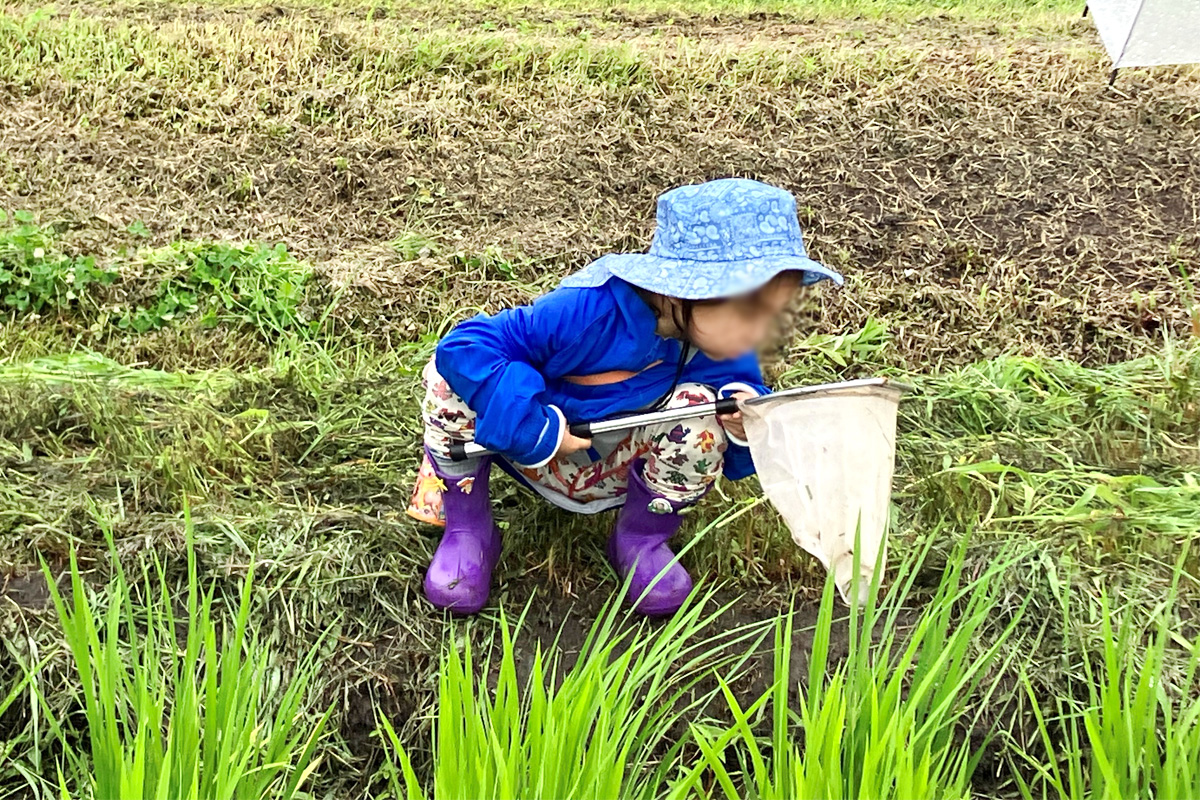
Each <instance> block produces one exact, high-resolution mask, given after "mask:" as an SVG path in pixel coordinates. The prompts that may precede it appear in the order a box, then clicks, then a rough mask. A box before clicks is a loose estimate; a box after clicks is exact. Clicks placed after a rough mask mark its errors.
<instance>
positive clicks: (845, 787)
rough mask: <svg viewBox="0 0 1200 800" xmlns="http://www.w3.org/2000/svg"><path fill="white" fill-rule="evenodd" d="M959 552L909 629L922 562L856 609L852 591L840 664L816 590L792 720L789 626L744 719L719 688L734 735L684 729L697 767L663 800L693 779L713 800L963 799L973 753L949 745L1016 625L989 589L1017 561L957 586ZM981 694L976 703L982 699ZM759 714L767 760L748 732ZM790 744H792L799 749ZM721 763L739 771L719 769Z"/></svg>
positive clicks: (965, 745) (908, 564) (827, 604)
mask: <svg viewBox="0 0 1200 800" xmlns="http://www.w3.org/2000/svg"><path fill="white" fill-rule="evenodd" d="M966 544H967V540H966V539H964V540H963V541H962V543H960V545H959V546H958V548H957V550H956V554H955V556H954V559H953V561H952V562H951V563H949V564H948V565H947V567H946V569H945V572H944V574H943V576H942V578H941V581H940V583H939V584H938V586H937V589H936V591H935V593H934V595H933V596H932V597H931V598H928V599H927V600H925V601H924V602H923V603H922V608H921V610H920V612H919V615H918V617H917V618H916V619H915V620H913V621H911V622H909V621H907V620H904V619H903V617H902V614H901V612H902V611H903V610H904V608H905V605H906V600H907V599H908V598H909V595H910V592H911V591H912V582H913V580H914V578H915V577H916V575H917V572H918V568H919V565H920V561H921V555H920V554H916V555H914V554H912V553H907V554H905V556H904V563H903V565H902V566H901V568H900V570H899V574H897V575H896V576H895V577H894V579H893V580H894V582H893V583H892V585H891V586H890V587H889V588H888V589H887V591H886V596H885V597H883V598H882V599H880V600H879V601H878V603H877V600H876V598H877V597H879V595H880V591H881V587H880V585H879V580H878V577H876V579H875V581H874V583H873V585H872V586H871V591H870V592H869V593H868V595H867V596H868V601H867V603H866V605H865V606H863V607H861V608H860V607H859V606H858V603H857V593H856V592H855V593H853V594H852V596H853V597H855V598H856V599H855V603H854V605H853V607H852V608H851V610H850V619H849V642H850V643H849V653H848V654H847V656H846V658H845V660H844V661H842V662H841V663H838V662H836V661H834V660H833V659H832V657H831V655H830V631H831V629H832V626H833V620H834V614H833V611H834V590H833V581H832V580H827V581H826V585H825V590H824V593H823V594H822V598H821V605H820V612H819V614H818V617H817V622H816V628H815V632H814V637H813V642H812V651H811V653H810V654H809V656H808V681H807V684H806V686H805V687H804V688H803V690H802V691H801V693H800V698H799V705H800V712H799V714H798V715H796V714H795V712H794V711H793V710H792V703H791V695H792V687H791V686H790V681H791V675H792V670H791V659H792V647H793V637H792V620H791V618H790V617H788V618H787V620H786V622H781V623H779V624H777V626H776V632H775V682H774V686H773V687H772V688H771V690H770V691H769V692H768V693H766V694H764V695H763V696H762V697H761V698H760V699H759V700H758V701H756V702H755V703H753V704H751V705H750V706H748V707H746V708H743V707H742V706H741V704H740V703H739V701H738V699H737V697H736V696H735V694H734V692H733V691H732V690H731V689H730V688H729V687H728V685H727V684H724V683H722V688H723V689H724V693H725V697H726V699H727V701H728V703H729V705H730V708H731V710H732V713H733V717H734V724H733V725H732V726H730V727H728V728H725V729H721V728H720V727H717V728H716V729H715V730H712V729H710V730H706V729H705V728H704V727H702V726H694V727H693V733H694V735H695V736H696V738H697V741H698V743H699V746H700V749H701V751H702V752H703V758H702V759H700V760H699V761H698V762H697V763H696V764H695V766H693V767H692V768H691V769H690V771H689V773H688V776H687V777H686V778H685V779H684V780H683V781H681V782H680V783H678V784H677V785H675V786H674V787H673V788H672V796H673V797H679V798H682V797H687V796H689V794H690V793H691V792H693V791H695V792H697V793H699V794H701V795H706V794H707V792H704V791H702V790H701V789H700V788H699V787H700V786H701V784H702V782H704V783H713V782H715V786H716V787H717V788H719V791H716V790H714V791H713V792H712V794H713V795H714V796H724V797H725V798H727V800H738V799H739V798H744V797H753V798H759V799H760V800H782V799H784V798H787V799H789V800H805V799H812V798H828V799H829V800H833V799H834V798H851V797H878V798H898V799H899V798H909V797H947V798H950V797H960V798H966V797H968V796H970V794H971V776H972V773H973V772H974V769H975V766H976V763H977V761H978V757H979V756H978V753H977V752H974V751H973V747H972V745H971V744H970V742H968V741H964V740H963V739H962V738H961V732H962V730H963V729H964V727H963V723H964V721H965V718H966V717H968V715H969V709H970V708H971V706H972V700H973V699H977V698H975V697H974V695H976V693H977V692H978V691H979V688H980V685H981V683H983V681H984V680H985V679H986V678H987V677H988V676H989V675H990V674H995V671H994V670H993V667H994V665H995V661H996V658H997V656H998V654H1000V652H1001V651H1002V648H1003V647H1004V644H1005V642H1006V641H1007V639H1008V638H1009V636H1010V635H1011V634H1012V633H1013V631H1014V630H1015V629H1016V628H1017V626H1018V625H1019V624H1020V622H1021V618H1022V614H1023V612H1024V607H1023V606H1019V607H1017V608H1016V609H1003V610H1002V609H1001V602H1000V595H1001V592H1002V590H1001V588H1000V587H1001V581H1000V578H1001V576H1002V575H1003V574H1004V572H1005V570H1007V569H1008V568H1009V567H1010V566H1011V565H1012V564H1013V563H1014V562H1015V560H1016V558H1014V557H1013V556H1011V555H1008V556H1005V557H1003V558H1000V559H997V560H996V561H995V562H994V563H993V564H992V565H991V566H990V567H989V568H988V570H987V571H986V572H984V573H983V574H981V575H978V576H975V577H973V578H972V579H971V580H970V581H967V580H964V575H963V556H964V555H965V553H966V551H967V547H966ZM1001 613H1002V614H1003V618H1004V619H1005V622H1004V623H1003V625H1002V626H1001V630H1000V631H999V633H998V634H996V635H995V636H994V638H993V639H992V640H991V641H992V643H991V645H990V647H989V648H988V649H987V650H986V652H983V653H980V652H978V649H977V646H976V641H977V640H978V638H979V635H980V632H981V631H982V630H983V629H984V628H985V627H988V626H989V625H994V619H995V617H996V616H997V615H998V614H1001ZM860 614H861V617H860ZM877 637H878V639H879V640H877ZM983 695H984V703H985V704H986V701H987V698H990V696H991V695H992V691H990V690H989V691H985V692H983ZM768 704H769V706H770V730H771V733H770V739H769V749H768V748H767V747H765V746H764V744H765V743H763V742H761V741H760V738H759V735H758V734H757V733H756V731H755V722H756V719H757V717H758V715H760V714H762V713H763V712H765V710H766V708H767V706H768ZM967 727H968V728H973V726H967ZM801 735H802V737H803V741H804V745H803V747H801V746H800V745H799V744H798V741H799V739H800V737H801ZM731 748H736V751H737V752H736V754H735V755H734V756H733V759H731V758H730V755H729V753H728V752H727V751H728V750H730V749H731ZM731 760H733V762H734V763H735V764H738V765H739V766H740V769H735V770H730V769H729V767H728V764H729V763H730V761H731Z"/></svg>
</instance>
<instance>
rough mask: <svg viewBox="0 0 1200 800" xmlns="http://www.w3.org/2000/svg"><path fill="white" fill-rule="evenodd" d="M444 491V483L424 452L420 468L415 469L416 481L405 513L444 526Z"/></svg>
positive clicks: (419, 519) (431, 523)
mask: <svg viewBox="0 0 1200 800" xmlns="http://www.w3.org/2000/svg"><path fill="white" fill-rule="evenodd" d="M444 491H446V484H444V483H442V479H441V478H439V477H438V476H437V473H436V472H434V471H433V464H431V463H429V454H428V453H426V454H425V455H424V456H423V457H422V458H421V468H420V469H419V470H417V483H416V485H415V486H413V493H412V499H411V500H410V501H409V503H408V510H407V511H406V512H405V513H406V514H408V515H409V516H410V517H412V518H413V519H415V520H418V521H420V522H425V523H428V524H430V525H436V526H438V527H439V528H444V527H446V509H445V508H444V507H443V506H442V492H444Z"/></svg>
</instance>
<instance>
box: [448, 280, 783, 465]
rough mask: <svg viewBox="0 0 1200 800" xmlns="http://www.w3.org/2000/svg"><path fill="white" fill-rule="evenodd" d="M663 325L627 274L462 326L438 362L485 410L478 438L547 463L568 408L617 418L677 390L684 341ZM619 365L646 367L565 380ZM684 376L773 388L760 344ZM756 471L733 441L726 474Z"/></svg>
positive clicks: (527, 461)
mask: <svg viewBox="0 0 1200 800" xmlns="http://www.w3.org/2000/svg"><path fill="white" fill-rule="evenodd" d="M657 325H658V320H657V318H656V316H655V314H654V311H653V309H651V308H650V306H649V305H647V304H646V302H645V300H643V299H642V298H641V297H640V296H639V295H638V293H637V292H636V291H635V290H634V288H633V287H632V286H630V285H629V284H628V283H625V282H624V281H622V280H620V279H619V278H613V279H611V280H609V281H608V282H606V283H604V284H603V285H601V286H596V287H588V288H579V289H571V288H559V289H555V290H554V291H552V292H550V293H548V294H545V295H543V296H542V297H540V298H538V299H537V300H536V301H535V302H534V303H533V304H532V305H528V306H520V307H518V308H511V309H507V310H505V311H501V312H500V313H498V314H496V315H494V316H490V317H489V316H487V315H485V314H481V315H479V316H476V317H473V318H472V319H469V320H467V321H465V322H463V323H462V324H460V325H458V326H457V327H456V328H454V330H452V331H451V332H450V333H449V334H447V335H446V337H445V338H444V339H442V340H441V342H439V343H438V347H437V356H436V359H437V370H438V372H439V373H441V375H442V377H443V378H445V379H446V382H447V383H448V384H450V388H451V389H453V390H454V391H455V393H457V394H458V396H459V397H461V398H462V399H463V400H464V401H466V404H467V405H468V406H469V407H470V408H471V409H472V410H473V411H474V412H475V414H476V422H475V425H476V428H475V441H477V442H478V443H479V444H482V445H484V446H485V447H487V448H488V449H490V450H494V451H495V452H498V453H500V454H502V455H504V456H505V457H506V458H508V459H509V460H510V461H513V462H515V463H516V464H520V465H526V466H540V465H541V464H543V463H545V462H546V461H548V460H549V459H550V458H551V457H552V456H553V455H554V453H555V451H556V450H557V449H558V444H559V442H560V441H561V438H562V437H561V433H562V427H563V425H564V424H565V423H564V420H563V416H565V418H566V420H569V421H570V422H594V421H597V420H602V419H607V418H609V417H613V416H616V415H618V414H622V413H628V412H632V411H638V410H642V409H645V408H646V407H647V406H650V405H651V404H653V403H654V402H655V401H656V400H658V399H659V398H661V397H662V396H663V395H664V394H666V393H667V391H668V390H670V389H671V386H672V381H673V380H674V378H675V373H676V370H677V368H678V364H679V356H680V350H681V348H682V344H681V343H680V342H679V341H678V340H676V339H664V338H663V337H661V336H659V335H658V334H657V333H655V329H656V327H657ZM655 362H658V363H657V364H656V365H655V366H650V365H652V364H655ZM611 370H626V371H629V372H635V373H637V374H636V375H635V376H634V377H632V378H629V379H628V380H624V381H621V382H620V383H613V384H608V385H604V386H581V385H578V384H576V383H572V382H569V381H567V380H564V379H565V378H566V377H568V376H583V375H594V374H597V373H602V372H608V371H611ZM679 380H680V382H681V383H701V384H704V385H707V386H711V387H713V388H714V389H717V390H719V389H721V388H722V387H724V386H726V385H727V384H731V383H744V384H747V385H749V386H750V387H752V388H753V389H754V390H755V391H757V392H759V393H760V394H766V393H767V392H768V391H769V390H768V389H767V387H766V386H764V385H763V378H762V371H761V370H760V368H759V365H758V358H757V357H756V356H755V354H754V353H748V354H747V355H745V356H742V357H740V358H736V359H731V360H728V361H713V360H712V359H710V358H708V357H707V356H705V355H704V354H703V353H696V354H695V355H694V356H692V358H691V359H690V360H689V361H688V363H687V364H686V365H685V366H684V369H683V374H682V375H681V376H680V379H679ZM552 406H553V407H556V408H557V409H559V410H561V412H562V415H560V414H559V413H558V412H556V411H555V408H552ZM753 472H754V463H753V461H751V459H750V453H749V450H748V449H747V448H746V447H743V446H740V445H737V444H735V443H733V442H730V445H729V450H728V451H727V452H726V454H725V475H726V476H727V477H729V478H732V479H735V480H736V479H738V478H744V477H745V476H747V475H751V474H753Z"/></svg>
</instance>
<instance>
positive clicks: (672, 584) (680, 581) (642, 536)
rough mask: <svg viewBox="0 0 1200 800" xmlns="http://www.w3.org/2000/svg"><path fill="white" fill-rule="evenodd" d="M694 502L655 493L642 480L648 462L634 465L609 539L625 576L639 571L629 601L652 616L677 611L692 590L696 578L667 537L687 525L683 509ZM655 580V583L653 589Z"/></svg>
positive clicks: (610, 554) (610, 557)
mask: <svg viewBox="0 0 1200 800" xmlns="http://www.w3.org/2000/svg"><path fill="white" fill-rule="evenodd" d="M688 505H691V504H690V503H677V502H675V501H673V500H668V499H667V498H665V497H663V496H661V495H658V494H655V493H654V492H653V491H651V490H650V488H649V487H648V486H646V483H645V480H644V479H643V478H642V462H640V461H639V462H637V463H635V464H634V465H633V466H631V467H630V468H629V490H628V494H627V495H626V496H625V505H624V506H622V507H621V511H620V513H619V514H618V515H617V526H616V528H615V529H614V530H613V533H612V536H610V537H609V539H608V560H609V561H611V562H612V565H613V567H615V568H616V570H617V574H618V575H620V576H621V580H625V578H626V577H627V576H628V575H629V572H630V570H632V571H633V578H632V579H630V581H629V602H630V603H631V604H632V605H633V607H634V609H635V610H637V611H639V612H641V613H642V614H645V615H646V616H649V617H661V616H666V615H668V614H674V613H675V612H676V611H678V610H679V607H680V606H681V605H683V601H684V600H686V599H687V596H688V595H689V594H691V591H692V577H691V576H690V575H688V573H687V570H686V569H684V568H683V565H682V564H680V563H679V562H678V561H676V560H674V559H675V553H674V552H672V550H671V548H669V547H667V540H668V539H670V538H671V537H672V536H674V535H675V533H676V532H678V531H679V526H680V525H681V524H682V523H683V518H682V517H680V516H679V512H680V511H681V510H682V509H683V508H685V507H687V506H688ZM668 565H669V566H668ZM664 567H665V568H666V571H665V572H663V568H664ZM660 572H662V575H661V577H660V576H659V573H660ZM656 578H657V581H656V580H655V579H656ZM651 583H653V584H654V586H653V587H652V588H650V590H649V591H647V587H649V586H650V584H651Z"/></svg>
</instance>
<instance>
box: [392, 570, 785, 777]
mask: <svg viewBox="0 0 1200 800" xmlns="http://www.w3.org/2000/svg"><path fill="white" fill-rule="evenodd" d="M728 610H729V606H728V605H726V606H724V607H717V606H716V605H715V604H714V603H713V596H712V593H711V592H704V591H701V592H699V593H698V596H697V597H695V598H693V599H692V600H691V601H689V603H688V604H687V605H686V606H685V607H684V608H683V609H682V610H681V611H680V612H679V613H678V614H676V615H675V616H673V617H672V618H671V619H670V620H669V621H667V622H666V623H664V624H662V625H661V626H655V627H650V626H648V625H647V624H646V623H644V622H643V623H640V624H636V625H630V624H629V620H628V615H629V612H627V611H625V610H623V609H622V608H621V607H620V600H619V595H614V596H613V597H612V599H611V600H610V601H609V603H608V605H607V607H606V608H605V609H604V610H602V611H601V613H600V615H599V617H598V618H597V620H596V622H595V623H594V624H593V626H592V627H591V629H590V630H589V632H588V635H587V637H586V640H585V641H584V643H583V645H582V647H581V648H580V650H579V652H578V654H577V655H576V657H575V661H574V663H573V664H572V665H571V666H570V667H569V668H565V669H564V668H563V667H562V665H561V663H560V656H559V655H558V654H556V653H550V654H548V653H546V652H544V651H543V650H542V648H541V646H540V645H538V646H536V648H535V649H534V651H533V654H532V657H531V658H530V657H529V656H519V655H518V651H517V645H516V641H517V640H518V639H519V638H520V636H521V633H520V622H519V621H518V623H517V626H516V632H515V633H514V632H513V630H512V628H511V627H510V625H509V623H508V621H507V620H506V619H505V618H504V617H503V615H502V616H501V618H500V621H499V623H498V625H499V639H500V644H499V648H500V649H499V653H498V654H497V656H496V662H497V663H492V660H491V659H490V658H489V659H486V660H484V661H483V662H482V663H480V660H479V658H478V656H476V655H474V654H473V653H472V650H471V648H470V646H469V645H467V646H466V648H465V649H464V650H463V652H461V653H460V652H459V650H458V645H457V643H456V642H455V641H454V639H453V638H451V640H450V641H449V643H448V647H447V648H446V651H445V654H444V655H443V657H442V666H441V670H440V674H439V681H438V706H437V717H436V720H435V723H434V732H433V739H432V752H433V762H434V763H433V768H432V776H431V777H430V778H429V780H428V783H427V785H428V787H429V789H428V790H425V789H423V788H422V786H421V783H422V782H421V780H420V778H419V777H418V775H417V773H416V771H415V770H414V769H413V766H412V760H411V759H410V758H409V756H408V754H407V751H406V748H405V747H404V745H403V743H402V742H401V741H400V740H399V738H398V737H397V735H396V732H395V730H394V729H393V728H392V726H391V725H390V723H389V722H388V721H387V719H386V717H384V718H383V719H382V720H381V726H382V729H383V732H384V735H385V736H386V737H387V740H388V743H389V754H390V758H391V767H390V769H391V780H390V783H391V791H392V793H393V795H394V796H396V797H399V798H419V797H434V798H438V799H439V800H485V798H497V800H499V798H539V797H571V798H580V799H581V800H582V799H583V798H595V800H602V799H603V798H609V797H622V798H654V797H658V796H660V794H661V786H662V785H663V784H664V782H665V781H666V780H667V779H668V777H669V776H670V775H671V774H672V773H673V772H674V771H675V770H676V769H677V759H678V758H679V757H680V750H681V746H682V742H680V741H677V740H675V739H674V735H673V730H674V729H676V728H678V727H679V726H680V725H681V722H682V721H683V720H686V719H687V718H688V717H689V716H691V715H693V714H695V713H697V712H698V711H699V710H700V709H702V708H703V707H704V705H705V703H706V702H707V700H708V699H710V698H711V697H712V695H713V693H714V692H715V690H709V691H707V692H705V691H696V686H697V684H698V683H699V682H700V680H701V679H702V678H705V677H707V676H708V675H710V674H711V673H716V674H725V675H730V674H736V672H737V670H738V665H739V664H740V663H741V662H742V661H744V660H745V657H746V650H747V649H753V647H754V646H755V642H756V640H757V641H761V640H762V634H761V632H760V631H757V630H756V629H755V627H761V626H755V627H751V628H748V629H746V630H744V631H739V630H736V629H735V630H732V631H721V630H720V628H719V627H718V626H717V623H718V622H719V619H720V617H721V616H722V615H723V614H724V613H725V612H727V611H728ZM521 666H526V667H527V670H528V675H527V677H525V678H521V677H519V676H518V671H519V669H520V667H521ZM493 672H495V674H496V675H497V677H496V682H495V685H494V686H488V685H484V683H483V682H482V680H481V679H479V678H477V675H489V674H493Z"/></svg>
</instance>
